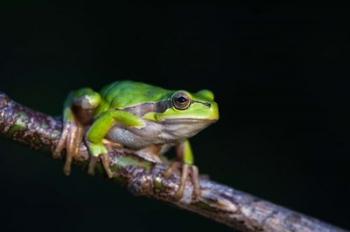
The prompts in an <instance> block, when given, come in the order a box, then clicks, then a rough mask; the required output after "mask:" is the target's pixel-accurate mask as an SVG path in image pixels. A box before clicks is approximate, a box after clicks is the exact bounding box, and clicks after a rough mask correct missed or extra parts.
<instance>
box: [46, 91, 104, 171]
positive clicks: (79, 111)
mask: <svg viewBox="0 0 350 232" xmlns="http://www.w3.org/2000/svg"><path fill="white" fill-rule="evenodd" d="M100 102H101V97H100V95H99V94H98V93H96V92H94V91H93V90H92V89H89V88H83V89H79V90H77V91H74V92H71V93H70V94H69V95H68V97H67V99H66V101H65V103H64V108H63V131H62V134H61V137H60V140H59V141H58V144H57V146H56V148H55V150H54V151H53V156H54V158H59V157H61V153H62V150H63V149H66V162H65V165H64V168H63V172H64V173H65V174H66V175H69V174H70V172H71V165H72V161H73V158H74V157H75V156H76V155H77V154H78V152H79V147H80V144H81V142H82V140H83V135H84V133H85V131H84V130H85V127H86V126H87V125H88V124H89V123H91V121H92V119H93V115H94V113H95V110H96V108H97V107H98V106H99V104H100Z"/></svg>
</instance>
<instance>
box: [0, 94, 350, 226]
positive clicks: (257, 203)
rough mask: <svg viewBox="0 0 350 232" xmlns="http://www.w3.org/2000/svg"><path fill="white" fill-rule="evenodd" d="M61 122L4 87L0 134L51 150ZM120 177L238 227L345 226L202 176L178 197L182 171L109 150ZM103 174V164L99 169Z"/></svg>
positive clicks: (134, 187)
mask: <svg viewBox="0 0 350 232" xmlns="http://www.w3.org/2000/svg"><path fill="white" fill-rule="evenodd" d="M61 130H62V122H61V120H60V119H59V118H54V117H51V116H48V115H45V114H43V113H40V112H36V111H33V110H31V109H29V108H27V107H24V106H21V105H20V104H18V103H16V102H15V101H13V100H12V99H10V98H9V97H8V96H6V95H5V94H3V93H1V92H0V134H2V135H4V136H6V137H8V138H10V139H12V140H16V141H19V142H21V143H24V144H27V145H29V146H31V147H32V148H34V149H39V150H46V151H52V150H53V149H54V148H55V146H56V144H57V142H58V140H59V138H60V134H61ZM109 156H110V158H111V160H112V168H113V169H114V170H115V171H118V173H119V175H118V176H117V177H116V178H115V179H116V180H118V182H120V183H122V184H123V185H125V186H126V187H127V188H128V189H129V190H130V191H131V192H132V193H133V194H135V195H141V196H146V197H150V198H156V199H159V200H162V201H165V202H168V203H171V204H174V205H176V206H178V207H180V208H183V209H186V210H189V211H193V212H195V213H197V214H200V215H203V216H205V217H207V218H210V219H212V220H215V221H218V222H220V223H223V224H226V225H228V226H230V227H232V228H235V229H237V230H239V231H249V232H256V231H266V232H267V231H269V232H275V231H276V232H277V231H278V232H289V231H290V232H292V231H293V232H296V231H298V232H299V231H300V232H301V231H305V232H331V231H332V232H341V231H345V230H343V229H340V228H337V227H335V226H332V225H329V224H326V223H324V222H321V221H319V220H317V219H314V218H311V217H309V216H305V215H303V214H300V213H297V212H294V211H291V210H289V209H286V208H283V207H281V206H278V205H276V204H273V203H270V202H268V201H265V200H262V199H259V198H257V197H254V196H252V195H250V194H247V193H244V192H241V191H238V190H235V189H233V188H230V187H227V186H224V185H222V184H219V183H215V182H214V181H211V180H208V179H205V178H202V179H201V181H200V185H201V190H202V196H201V198H200V200H199V201H198V202H194V201H193V200H192V191H193V188H192V185H191V183H190V182H188V183H187V184H186V188H185V194H184V197H183V199H181V200H180V201H177V200H175V199H174V195H175V193H176V190H177V189H178V183H179V176H178V175H173V176H172V177H171V178H169V179H165V178H163V175H162V173H163V172H164V170H165V169H166V166H164V165H163V164H154V163H151V162H150V161H146V160H143V159H141V158H139V157H137V156H134V155H132V154H125V153H124V152H123V151H121V150H116V149H115V150H112V151H110V152H109ZM88 158H89V156H88V154H87V151H86V147H85V146H84V145H81V148H80V153H79V156H78V157H76V158H75V160H74V162H75V164H77V165H81V166H83V168H85V167H86V166H87V163H88ZM100 173H102V174H103V169H102V168H101V169H100Z"/></svg>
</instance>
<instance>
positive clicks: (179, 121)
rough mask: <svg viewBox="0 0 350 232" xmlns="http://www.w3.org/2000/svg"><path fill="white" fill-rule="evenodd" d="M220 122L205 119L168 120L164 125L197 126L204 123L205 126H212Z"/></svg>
mask: <svg viewBox="0 0 350 232" xmlns="http://www.w3.org/2000/svg"><path fill="white" fill-rule="evenodd" d="M216 121H218V119H203V118H172V119H166V120H164V121H163V124H166V125H168V124H197V123H200V124H201V123H204V124H208V125H209V124H212V123H214V122H216Z"/></svg>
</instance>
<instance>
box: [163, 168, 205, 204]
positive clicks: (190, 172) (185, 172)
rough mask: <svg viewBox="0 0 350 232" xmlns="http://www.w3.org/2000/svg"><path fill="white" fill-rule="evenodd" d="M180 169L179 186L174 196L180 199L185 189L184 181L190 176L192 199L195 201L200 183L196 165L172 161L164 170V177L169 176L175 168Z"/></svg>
mask: <svg viewBox="0 0 350 232" xmlns="http://www.w3.org/2000/svg"><path fill="white" fill-rule="evenodd" d="M178 169H181V170H180V173H181V178H180V183H179V188H178V190H177V192H176V194H175V198H176V199H177V200H180V199H181V198H182V197H183V195H184V191H185V186H186V181H187V179H188V177H189V176H191V182H192V185H193V200H194V201H197V200H198V199H199V197H200V196H201V190H200V183H199V172H198V168H197V166H194V165H189V164H186V163H181V162H173V163H172V164H171V166H170V167H169V168H168V169H167V170H166V171H165V173H164V177H165V178H169V177H170V176H171V175H172V174H173V173H174V172H175V171H176V170H178Z"/></svg>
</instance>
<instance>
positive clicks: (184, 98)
mask: <svg viewBox="0 0 350 232" xmlns="http://www.w3.org/2000/svg"><path fill="white" fill-rule="evenodd" d="M171 101H172V103H173V106H174V107H175V108H176V109H178V110H185V109H187V108H188V107H189V106H190V105H191V96H190V95H189V94H188V93H187V92H185V91H178V92H176V93H175V94H174V95H173V96H172V98H171Z"/></svg>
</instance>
